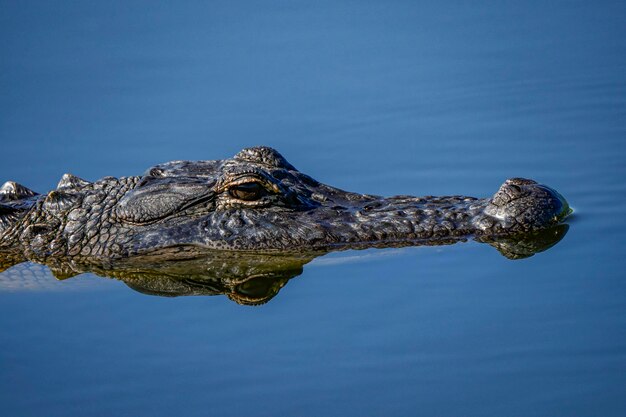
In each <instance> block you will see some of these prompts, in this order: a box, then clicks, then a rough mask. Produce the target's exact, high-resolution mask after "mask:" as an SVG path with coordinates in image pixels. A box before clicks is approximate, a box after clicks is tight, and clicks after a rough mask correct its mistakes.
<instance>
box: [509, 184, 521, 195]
mask: <svg viewBox="0 0 626 417" xmlns="http://www.w3.org/2000/svg"><path fill="white" fill-rule="evenodd" d="M509 188H511V189H512V190H513V191H515V192H517V193H521V192H522V189H521V188H520V187H519V186H517V185H515V184H509Z"/></svg>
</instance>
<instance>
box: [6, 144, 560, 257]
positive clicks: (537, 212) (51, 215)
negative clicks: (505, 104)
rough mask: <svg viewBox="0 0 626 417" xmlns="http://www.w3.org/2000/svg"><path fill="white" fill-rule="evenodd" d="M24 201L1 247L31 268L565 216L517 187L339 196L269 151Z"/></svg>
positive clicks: (479, 233)
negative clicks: (475, 192) (478, 192)
mask: <svg viewBox="0 0 626 417" xmlns="http://www.w3.org/2000/svg"><path fill="white" fill-rule="evenodd" d="M16 186H17V185H15V186H14V187H13V188H15V187H16ZM29 191H30V190H29ZM21 193H22V195H23V196H24V197H23V198H21V199H20V198H19V197H16V195H15V193H14V194H10V193H8V192H7V193H5V197H4V199H3V200H2V201H0V210H1V211H2V212H0V217H1V216H4V217H3V219H4V220H3V222H0V236H1V237H0V247H4V248H16V247H17V248H19V251H21V252H22V253H24V256H25V257H26V258H28V259H35V260H42V259H44V260H49V259H53V258H57V257H59V258H60V257H64V258H73V259H82V260H94V259H95V260H99V261H104V260H106V259H115V258H117V259H120V258H127V257H132V256H140V255H146V254H152V255H153V256H154V257H157V258H159V257H160V258H162V259H175V258H176V259H177V258H189V257H193V256H195V255H197V253H198V252H202V251H205V250H227V251H257V252H258V251H260V252H276V251H278V252H297V251H300V252H302V251H310V250H325V251H328V250H334V249H343V248H363V247H372V246H381V247H386V246H409V245H420V244H422V245H423V244H428V245H433V244H449V243H454V242H457V241H461V240H465V239H467V238H469V237H474V238H477V240H482V241H490V242H493V241H494V240H497V239H498V238H499V237H507V238H509V237H511V236H517V235H522V234H527V233H532V232H536V231H539V230H542V229H546V228H549V227H551V226H554V225H555V224H558V223H559V222H561V221H562V220H563V218H565V217H566V216H567V215H568V214H569V213H570V209H569V207H568V205H567V202H566V201H565V199H564V198H563V197H562V196H561V195H560V194H559V193H557V192H556V191H554V190H553V189H551V188H549V187H547V186H544V185H540V184H537V183H536V182H534V181H532V180H526V179H521V178H514V179H509V180H507V181H506V182H505V183H504V184H503V185H502V186H501V187H500V189H499V190H498V192H496V193H495V195H494V196H493V197H492V198H485V199H478V198H474V197H465V196H447V197H411V196H395V197H389V198H383V197H378V196H373V195H363V194H356V193H351V192H346V191H343V190H340V189H338V188H334V187H331V186H328V185H325V184H322V183H319V182H318V181H316V180H314V179H313V178H311V177H309V176H308V175H306V174H303V173H301V172H299V171H298V170H297V169H295V168H294V167H293V166H292V165H291V164H290V163H289V162H287V161H286V160H285V158H283V157H282V156H281V155H280V154H279V153H278V152H277V151H275V150H274V149H272V148H268V147H255V148H247V149H244V150H242V151H241V152H239V153H238V154H237V155H235V157H233V158H232V159H225V160H216V161H198V162H190V161H174V162H168V163H164V164H160V165H156V166H154V167H152V168H150V169H149V170H148V171H147V172H146V173H145V174H144V175H142V176H138V177H122V178H119V179H118V178H112V177H107V178H103V179H102V180H99V181H97V182H95V183H88V182H86V181H83V180H80V179H79V178H77V177H73V176H70V175H66V176H64V178H63V179H62V181H61V183H60V184H59V187H58V188H57V190H55V191H52V192H50V193H49V194H47V195H46V196H35V195H34V193H32V192H30V193H26V192H25V191H24V190H22V191H21ZM27 194H28V195H27ZM7 196H9V197H7ZM0 199H1V198H0ZM3 213H4V214H3ZM14 252H15V250H14Z"/></svg>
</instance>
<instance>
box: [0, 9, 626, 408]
mask: <svg viewBox="0 0 626 417" xmlns="http://www.w3.org/2000/svg"><path fill="white" fill-rule="evenodd" d="M625 21H626V7H625V6H624V2H609V1H600V2H593V3H591V2H576V1H572V2H551V3H549V4H548V3H546V2H534V1H530V2H501V3H498V5H480V4H477V3H475V2H447V3H445V4H444V3H442V2H408V1H406V2H405V1H393V2H351V1H322V2H314V3H311V2H272V3H271V4H270V3H266V2H264V3H263V5H261V3H256V2H243V3H237V4H234V3H231V2H211V3H210V4H205V3H201V2H189V3H185V5H179V4H177V5H174V4H173V3H172V4H167V3H159V4H157V3H154V2H141V1H139V2H120V3H118V4H117V5H113V4H111V3H110V2H102V3H91V4H88V3H71V4H70V3H68V4H53V3H48V2H41V3H39V2H29V3H28V4H27V3H25V2H8V1H2V2H0V36H1V39H2V42H1V45H0V51H1V58H2V59H0V90H1V92H2V94H0V138H1V140H2V151H3V156H4V157H3V158H2V165H1V167H0V174H1V175H0V180H9V179H10V180H15V181H18V182H20V183H22V184H25V185H27V186H29V187H31V188H33V189H35V190H37V191H40V192H44V191H47V190H48V189H51V188H53V187H54V186H55V185H56V183H57V181H58V179H59V178H60V177H61V175H62V174H63V173H65V172H71V173H74V174H76V175H79V176H81V177H83V178H87V179H90V180H95V179H98V178H100V177H102V176H105V175H113V176H121V175H133V174H139V173H141V172H143V171H144V170H145V169H146V168H147V167H149V166H151V165H154V164H156V163H159V162H163V161H168V160H173V159H219V158H225V157H230V156H232V155H234V154H235V153H236V152H237V151H238V150H239V149H241V148H242V147H245V146H250V145H257V144H266V145H271V146H273V147H276V148H277V149H279V150H280V151H281V153H283V154H284V155H285V156H286V158H287V159H288V160H289V161H290V162H291V163H293V164H294V165H295V166H296V167H298V168H299V169H300V170H301V171H303V172H306V173H308V174H310V175H312V176H313V177H315V178H316V179H318V180H320V181H323V182H326V183H329V184H332V185H335V186H338V187H341V188H344V189H349V190H352V191H359V192H364V193H365V192H366V193H372V194H383V195H393V194H414V195H427V194H435V195H437V194H467V195H474V196H480V197H486V196H489V195H491V194H493V192H495V191H496V189H497V187H498V186H499V185H500V184H501V183H502V181H503V180H504V179H506V178H508V177H513V176H524V177H530V178H535V179H537V180H539V181H541V182H545V183H546V184H549V185H551V186H552V187H554V188H556V189H557V190H559V191H560V192H561V193H562V194H563V195H564V196H566V198H567V199H568V200H569V202H570V203H571V205H572V206H573V207H574V208H575V210H576V212H575V215H574V216H573V217H572V218H571V220H570V221H569V224H570V229H569V232H568V234H567V235H566V236H565V238H564V239H563V240H562V241H561V242H560V243H559V244H558V245H556V246H555V247H553V248H552V249H550V250H548V251H546V252H544V253H540V254H537V255H535V256H533V257H531V258H528V259H525V260H518V261H511V260H508V259H506V258H504V257H502V256H500V255H499V254H498V252H497V251H496V250H494V249H493V248H491V247H489V246H487V245H479V244H477V243H473V242H469V243H464V244H458V245H455V246H445V247H419V248H404V249H385V250H365V251H349V252H342V253H335V254H330V255H327V256H324V257H321V258H317V259H315V260H313V261H312V262H311V263H309V264H308V265H306V266H305V267H304V272H303V274H302V275H300V276H299V277H297V278H294V279H292V280H291V281H289V282H288V284H287V285H286V286H285V287H284V288H283V289H282V290H281V291H280V293H279V294H278V295H277V296H276V297H275V298H274V299H272V300H271V301H270V302H269V303H267V304H265V305H262V306H258V307H249V306H241V305H238V304H236V303H234V302H233V301H231V300H229V299H228V298H227V297H224V296H214V297H203V296H199V297H177V298H164V297H158V296H149V295H145V294H142V293H140V292H137V291H133V290H132V289H130V288H129V287H127V286H126V285H125V284H124V283H123V282H120V281H116V280H112V279H106V278H100V277H97V276H95V275H92V274H85V275H81V276H78V277H74V278H71V279H68V280H64V281H57V280H55V279H54V278H53V277H52V276H51V274H50V273H49V272H47V271H46V270H45V268H44V269H41V268H36V267H35V266H34V265H28V264H25V265H20V266H18V267H15V268H14V270H11V269H10V270H8V271H6V272H4V273H2V274H0V287H1V288H0V332H1V334H2V336H1V337H0V414H2V415H3V416H47V415H50V416H57V415H63V416H73V415H76V416H78V415H80V416H83V415H89V416H109V415H152V416H171V415H173V414H175V413H176V414H178V415H185V416H196V415H197V416H204V415H214V416H242V415H253V416H277V415H281V416H347V415H358V416H407V415H422V416H460V415H471V416H623V415H626V274H625V273H624V249H625V248H624V243H623V236H624V234H625V233H626V220H625V217H624V214H623V213H624V212H626V183H625V181H624V178H626V77H625V76H624V74H626V28H625V25H624V22H625ZM19 268H22V270H21V272H20V273H21V274H22V275H21V276H22V278H21V279H20V280H15V274H16V272H15V271H16V270H17V269H19ZM12 271H13V272H12Z"/></svg>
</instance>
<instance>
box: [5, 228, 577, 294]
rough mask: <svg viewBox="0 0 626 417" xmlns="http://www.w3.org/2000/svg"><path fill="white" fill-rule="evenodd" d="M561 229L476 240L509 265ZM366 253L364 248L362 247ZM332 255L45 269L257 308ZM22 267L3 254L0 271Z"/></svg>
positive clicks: (232, 255)
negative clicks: (318, 260) (306, 269)
mask: <svg viewBox="0 0 626 417" xmlns="http://www.w3.org/2000/svg"><path fill="white" fill-rule="evenodd" d="M567 230H568V225H567V224H561V225H556V226H554V227H551V228H548V229H545V230H542V231H540V232H536V233H532V234H528V235H518V236H515V237H506V238H494V237H489V238H486V237H482V238H476V240H477V241H480V242H483V243H487V244H489V245H491V246H493V247H495V248H496V249H497V250H498V251H499V252H500V253H501V254H502V255H503V256H505V257H507V258H509V259H522V258H527V257H529V256H532V255H534V254H535V253H538V252H542V251H545V250H547V249H549V248H550V247H552V246H554V245H555V244H557V243H558V242H559V241H560V240H561V239H562V238H563V237H564V236H565V234H566V233H567ZM458 242H460V240H450V239H448V240H441V241H428V242H413V244H412V245H410V244H408V243H406V242H403V243H401V244H398V245H394V244H389V243H387V244H386V245H377V246H380V247H383V246H384V247H393V246H421V245H428V246H434V245H449V244H454V243H458ZM364 248H365V246H364ZM326 253H328V251H323V252H321V251H319V252H306V253H290V254H286V253H280V254H267V253H266V254H259V253H242V252H225V251H221V252H220V251H212V252H209V253H204V254H202V255H198V254H194V257H193V259H181V260H176V261H172V260H167V261H163V260H159V256H158V255H153V256H143V257H135V258H129V259H124V260H119V261H111V262H107V263H106V264H98V265H96V264H91V265H85V264H76V263H73V262H72V261H71V260H69V261H67V262H59V261H58V260H55V261H54V263H50V264H46V265H47V266H48V268H49V269H50V270H51V271H52V273H53V274H54V275H55V276H56V277H57V278H58V279H68V278H71V277H74V276H76V275H79V274H82V273H86V272H90V273H93V274H96V275H99V276H103V277H110V278H115V279H118V280H121V281H123V282H124V283H126V285H128V286H129V287H130V288H132V289H133V290H136V291H139V292H141V293H144V294H149V295H158V296H165V297H175V296H182V295H218V294H224V295H226V296H227V297H228V298H230V299H231V300H233V301H235V302H236V303H238V304H243V305H259V304H264V303H267V302H268V301H269V300H271V299H272V298H273V297H274V296H276V294H278V292H279V291H280V289H281V288H282V287H284V286H285V285H286V284H287V282H288V281H289V280H290V279H291V278H293V277H296V276H298V275H300V274H301V273H302V271H303V266H304V265H305V264H307V263H308V262H310V261H311V260H313V259H315V258H317V257H319V256H322V255H324V254H326ZM22 261H24V259H15V258H12V257H11V256H10V255H9V254H1V253H0V271H2V270H3V269H6V268H8V267H9V266H11V265H13V264H15V263H19V262H22Z"/></svg>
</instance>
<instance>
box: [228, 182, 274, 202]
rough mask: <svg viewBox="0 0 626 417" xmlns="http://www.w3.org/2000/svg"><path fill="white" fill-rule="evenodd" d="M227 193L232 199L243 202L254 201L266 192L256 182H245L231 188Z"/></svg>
mask: <svg viewBox="0 0 626 417" xmlns="http://www.w3.org/2000/svg"><path fill="white" fill-rule="evenodd" d="M228 192H229V193H230V195H231V196H232V197H234V198H238V199H239V200H244V201H254V200H258V199H259V198H261V197H263V196H264V195H265V194H266V193H267V191H266V190H265V187H263V186H262V185H261V184H259V183H258V182H246V183H243V184H239V185H235V186H234V187H231V188H230V189H229V190H228Z"/></svg>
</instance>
